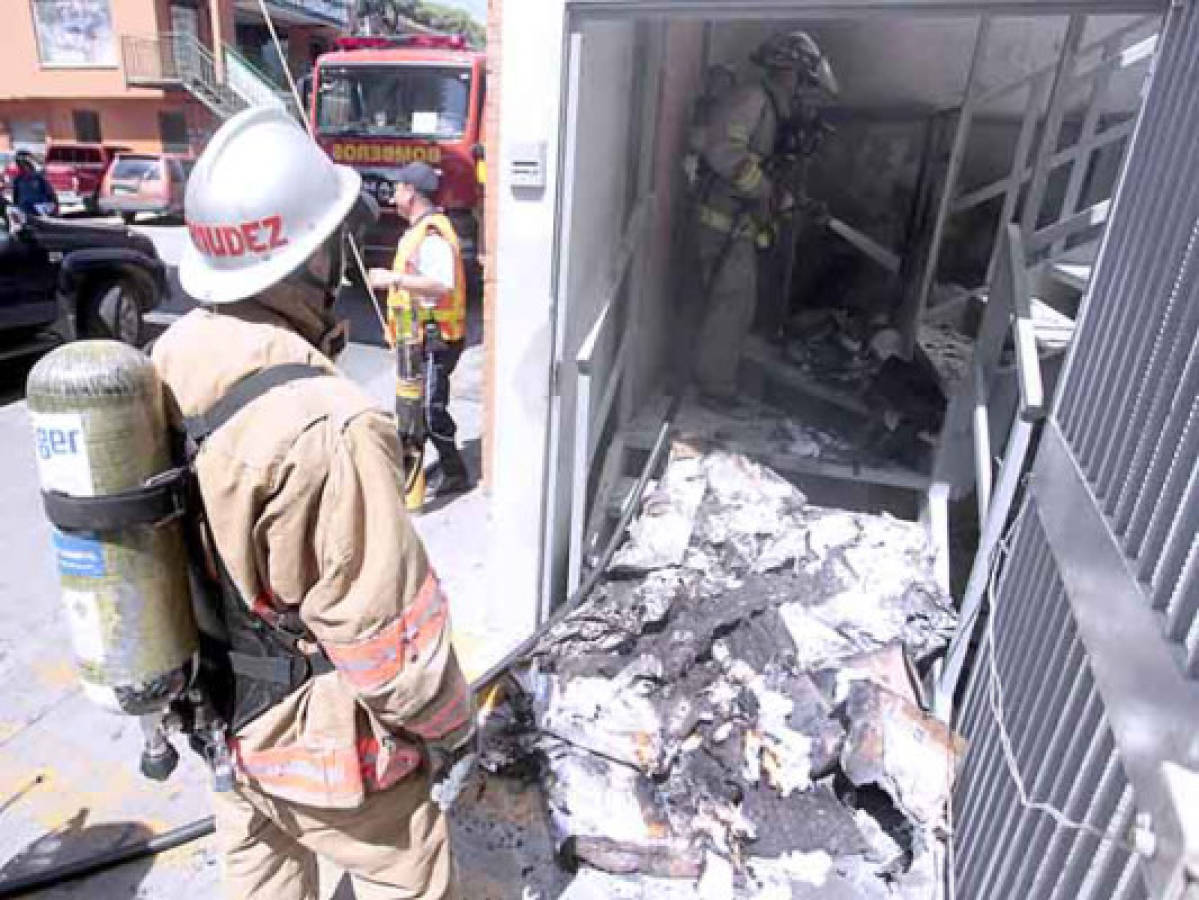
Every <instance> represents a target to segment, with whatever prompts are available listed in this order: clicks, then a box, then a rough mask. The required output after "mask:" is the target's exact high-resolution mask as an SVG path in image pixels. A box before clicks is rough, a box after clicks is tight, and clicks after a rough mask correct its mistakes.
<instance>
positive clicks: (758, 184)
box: [694, 32, 836, 400]
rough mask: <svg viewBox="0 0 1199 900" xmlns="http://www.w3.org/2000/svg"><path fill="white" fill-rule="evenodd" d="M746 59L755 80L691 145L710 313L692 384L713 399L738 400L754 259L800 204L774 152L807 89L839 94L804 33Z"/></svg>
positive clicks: (727, 98)
mask: <svg viewBox="0 0 1199 900" xmlns="http://www.w3.org/2000/svg"><path fill="white" fill-rule="evenodd" d="M751 59H752V61H753V62H754V64H755V65H756V66H758V67H759V68H760V69H761V70H762V77H761V79H760V80H757V81H754V82H752V83H748V84H743V85H740V86H735V87H732V88H731V89H729V90H728V91H727V93H725V95H724V96H723V97H719V98H718V99H716V100H715V102H714V103H713V105H712V108H711V109H710V110H708V111H707V113H706V115H705V119H706V122H705V123H704V125H703V127H702V129H701V130H700V132H699V134H698V136H697V141H696V143H697V146H696V151H697V156H698V166H697V171H696V172H695V173H694V174H695V190H696V195H697V206H698V208H697V216H696V221H697V223H698V224H697V235H696V238H697V251H698V255H699V262H700V275H701V278H702V285H703V291H702V292H703V295H704V297H705V300H706V304H707V306H706V311H705V313H704V317H703V322H702V324H701V326H700V334H699V347H698V353H697V356H696V361H695V378H696V382H697V383H698V386H699V389H700V391H701V393H702V394H703V395H705V396H707V397H709V398H712V399H716V400H729V399H732V398H733V397H734V396H735V395H736V393H737V366H738V362H739V360H740V358H741V351H742V345H743V344H744V342H745V337H746V335H747V334H748V333H749V330H750V327H751V326H752V325H753V321H754V312H755V308H756V301H757V277H758V276H757V251H758V250H764V249H766V248H767V247H769V246H770V243H771V239H772V233H773V226H774V220H775V219H776V217H777V216H779V215H783V214H787V213H789V212H790V210H791V207H792V206H793V205H794V203H795V201H796V200H797V198H795V197H793V196H791V195H790V191H789V189H788V186H787V184H786V182H787V180H788V177H787V176H788V173H787V172H786V171H785V166H784V165H782V164H781V162H782V160H783V159H784V158H785V157H784V156H783V155H782V154H780V152H779V151H780V141H781V139H782V138H783V137H784V135H785V134H786V133H787V129H788V126H789V125H790V121H789V120H790V118H791V116H792V112H793V107H794V106H795V105H796V98H797V97H798V96H799V94H800V92H802V91H810V90H812V89H822V90H825V91H827V92H829V93H835V92H836V82H835V80H834V78H833V74H832V70H831V68H830V67H829V63H828V61H827V60H826V59H825V58H824V56H823V54H822V53H821V51H820V48H819V47H817V46H816V43H815V41H813V40H812V38H811V37H809V36H808V35H807V34H805V33H804V32H792V33H786V34H779V35H776V36H774V37H772V38H771V39H769V40H768V41H766V42H765V43H764V44H762V46H760V47H759V48H758V49H757V50H756V51H755V52H754V54H753V56H752V57H751Z"/></svg>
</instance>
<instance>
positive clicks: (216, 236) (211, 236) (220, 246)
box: [204, 225, 229, 256]
mask: <svg viewBox="0 0 1199 900" xmlns="http://www.w3.org/2000/svg"><path fill="white" fill-rule="evenodd" d="M204 230H205V231H206V232H207V233H208V246H209V247H210V248H211V249H212V255H213V256H228V255H229V251H228V250H226V249H225V236H224V235H223V234H221V229H220V228H214V227H213V226H211V225H209V226H208V227H206V228H205V229H204Z"/></svg>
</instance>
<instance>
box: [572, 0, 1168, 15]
mask: <svg viewBox="0 0 1199 900" xmlns="http://www.w3.org/2000/svg"><path fill="white" fill-rule="evenodd" d="M566 5H567V9H568V10H569V11H570V12H572V13H574V14H576V15H578V16H581V17H584V18H588V19H590V18H617V17H625V16H629V15H642V16H650V15H652V16H670V17H679V18H702V19H709V20H722V19H725V20H727V19H799V18H813V17H824V18H830V19H847V18H873V17H878V16H888V15H905V16H906V15H930V16H977V15H982V14H986V15H992V16H1060V15H1075V14H1085V15H1097V16H1102V15H1117V14H1125V13H1161V12H1165V10H1166V9H1167V7H1169V5H1170V3H1169V0H738V2H733V0H567V3H566Z"/></svg>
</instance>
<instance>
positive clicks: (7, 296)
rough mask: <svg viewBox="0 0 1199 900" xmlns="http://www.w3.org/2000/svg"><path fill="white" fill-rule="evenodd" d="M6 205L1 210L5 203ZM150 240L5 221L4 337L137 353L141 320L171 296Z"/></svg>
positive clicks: (1, 252)
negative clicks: (92, 340)
mask: <svg viewBox="0 0 1199 900" xmlns="http://www.w3.org/2000/svg"><path fill="white" fill-rule="evenodd" d="M0 205H2V204H0ZM167 290H168V288H167V279H166V268H165V266H163V264H162V260H160V259H159V258H158V253H157V251H156V250H155V249H154V245H153V244H152V243H151V242H150V239H149V238H147V237H145V236H144V235H141V234H136V233H135V232H132V231H130V230H129V229H127V228H125V227H124V226H117V225H92V224H88V225H82V224H77V223H74V222H69V221H64V220H60V219H45V218H39V217H36V216H35V217H32V218H26V217H25V216H24V215H22V214H21V212H20V210H17V209H16V208H15V207H9V209H8V210H7V212H6V215H4V216H0V336H3V337H4V338H6V339H8V341H7V342H11V340H12V339H14V338H20V337H31V336H33V335H34V334H36V333H37V332H38V331H40V330H41V329H44V328H47V327H48V326H51V325H55V324H63V323H65V325H66V328H65V331H66V333H65V334H63V335H62V336H63V337H65V338H70V337H74V336H76V335H77V336H80V337H112V338H117V339H119V340H122V341H125V342H126V343H129V344H133V345H135V346H137V345H138V344H140V343H141V341H142V337H143V330H144V326H143V322H144V316H145V314H146V313H147V312H149V311H150V310H151V309H154V308H155V307H156V306H158V305H159V303H161V302H162V300H163V298H164V297H165V296H166V294H167Z"/></svg>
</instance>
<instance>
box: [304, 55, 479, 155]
mask: <svg viewBox="0 0 1199 900" xmlns="http://www.w3.org/2000/svg"><path fill="white" fill-rule="evenodd" d="M317 77H318V88H317V91H318V93H317V128H318V129H319V130H320V131H321V132H322V133H324V134H360V135H370V136H376V135H377V136H380V137H414V138H415V137H426V138H457V137H461V136H462V135H463V134H464V133H465V132H466V117H467V113H468V110H469V103H470V87H471V84H470V81H471V73H470V69H468V68H465V67H461V66H401V67H397V66H345V67H342V68H334V67H329V68H323V69H321V70H320V72H319V74H318V76H317Z"/></svg>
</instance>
